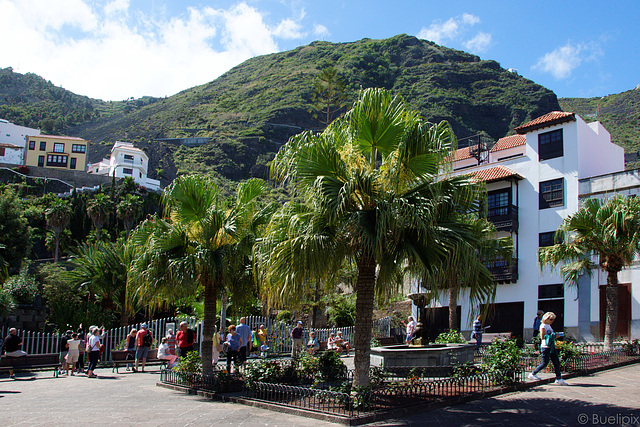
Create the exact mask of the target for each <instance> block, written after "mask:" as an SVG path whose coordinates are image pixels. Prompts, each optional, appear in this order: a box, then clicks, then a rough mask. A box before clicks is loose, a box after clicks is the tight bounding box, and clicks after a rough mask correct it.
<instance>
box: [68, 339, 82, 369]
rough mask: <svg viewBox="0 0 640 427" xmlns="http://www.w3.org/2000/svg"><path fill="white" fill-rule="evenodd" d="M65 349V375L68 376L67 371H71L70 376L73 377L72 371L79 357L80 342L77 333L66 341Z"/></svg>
mask: <svg viewBox="0 0 640 427" xmlns="http://www.w3.org/2000/svg"><path fill="white" fill-rule="evenodd" d="M67 349H68V352H67V357H66V360H65V362H66V363H65V368H66V371H67V375H69V371H71V376H73V371H74V369H75V366H76V363H77V362H78V356H79V355H80V340H79V339H78V334H77V333H75V334H72V335H71V338H70V339H69V340H68V341H67Z"/></svg>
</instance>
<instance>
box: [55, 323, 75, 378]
mask: <svg viewBox="0 0 640 427" xmlns="http://www.w3.org/2000/svg"><path fill="white" fill-rule="evenodd" d="M71 334H72V332H71V331H67V332H65V333H64V334H63V335H62V336H61V337H60V346H59V352H60V369H58V375H62V374H63V373H64V372H66V371H67V353H69V338H71Z"/></svg>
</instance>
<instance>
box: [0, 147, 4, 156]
mask: <svg viewBox="0 0 640 427" xmlns="http://www.w3.org/2000/svg"><path fill="white" fill-rule="evenodd" d="M2 156H4V147H0V157H2Z"/></svg>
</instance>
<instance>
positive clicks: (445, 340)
mask: <svg viewBox="0 0 640 427" xmlns="http://www.w3.org/2000/svg"><path fill="white" fill-rule="evenodd" d="M454 343H455V344H466V343H467V340H465V339H464V337H463V336H462V334H461V333H460V332H458V331H456V330H455V329H452V330H450V331H448V332H443V333H441V334H440V335H438V338H436V344H454Z"/></svg>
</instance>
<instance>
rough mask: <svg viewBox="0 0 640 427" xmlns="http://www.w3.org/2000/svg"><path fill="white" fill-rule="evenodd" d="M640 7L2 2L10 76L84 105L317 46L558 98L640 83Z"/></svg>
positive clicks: (165, 89) (626, 2)
mask: <svg viewBox="0 0 640 427" xmlns="http://www.w3.org/2000/svg"><path fill="white" fill-rule="evenodd" d="M638 22H640V4H638V1H637V0H616V1H608V2H607V1H592V0H581V1H577V0H562V1H557V0H555V1H547V0H538V1H535V2H532V1H517V0H516V1H506V0H504V1H493V0H485V1H482V2H480V1H477V0H474V1H465V0H456V1H442V0H438V1H431V0H395V1H388V0H372V1H364V0H352V1H348V2H346V1H335V0H324V1H318V0H314V1H303V0H243V1H213V0H209V1H199V0H0V40H2V42H1V43H0V68H6V67H12V68H13V70H14V71H16V72H20V73H28V72H30V73H35V74H38V75H40V76H42V77H43V78H45V79H47V80H50V81H51V82H52V83H53V84H55V85H57V86H62V87H64V88H65V89H68V90H71V91H72V92H74V93H77V94H79V95H86V96H90V97H92V98H98V99H103V100H114V101H120V100H124V99H128V98H131V97H134V98H139V97H141V96H146V95H149V96H156V97H161V96H171V95H173V94H175V93H177V92H180V91H181V90H184V89H188V88H191V87H193V86H196V85H199V84H203V83H207V82H209V81H211V80H214V79H215V78H216V77H218V76H220V75H222V74H223V73H224V72H226V71H228V70H229V69H231V68H232V67H234V66H236V65H238V64H240V63H242V62H243V61H245V60H247V59H249V58H251V57H254V56H258V55H264V54H269V53H274V52H281V51H286V50H289V49H293V48H295V47H297V46H302V45H306V44H308V43H311V42H312V41H315V40H325V41H330V42H335V43H342V42H353V41H356V40H360V39H362V38H371V39H383V38H387V37H392V36H394V35H397V34H409V35H413V36H416V37H419V38H423V39H427V40H431V41H434V42H436V43H438V44H440V45H443V46H446V47H450V48H454V49H459V50H464V51H466V52H469V53H473V54H475V55H478V56H479V57H480V58H481V59H487V60H488V59H492V60H495V61H498V62H499V63H500V65H501V66H502V67H503V68H513V69H516V70H517V71H518V73H519V74H520V75H522V76H524V77H526V78H528V79H531V80H533V81H534V82H536V83H538V84H541V85H543V86H545V87H547V88H549V89H551V90H553V91H554V92H555V93H556V94H557V95H558V97H596V96H605V95H609V94H613V93H619V92H623V91H626V90H631V89H633V88H634V87H636V86H637V85H639V84H640V75H639V73H638V70H640V25H639V24H638Z"/></svg>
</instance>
